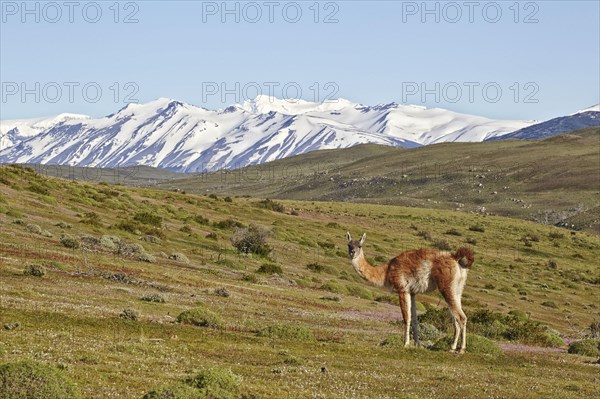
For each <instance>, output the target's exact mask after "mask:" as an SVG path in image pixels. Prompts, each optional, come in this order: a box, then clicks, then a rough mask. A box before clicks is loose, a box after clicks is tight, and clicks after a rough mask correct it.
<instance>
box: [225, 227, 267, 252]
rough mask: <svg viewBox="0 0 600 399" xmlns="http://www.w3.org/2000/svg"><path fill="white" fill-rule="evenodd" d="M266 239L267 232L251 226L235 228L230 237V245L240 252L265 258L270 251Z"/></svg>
mask: <svg viewBox="0 0 600 399" xmlns="http://www.w3.org/2000/svg"><path fill="white" fill-rule="evenodd" d="M268 239H269V232H268V231H267V230H265V229H264V228H262V227H260V226H257V225H255V224H251V225H250V226H249V227H248V228H242V227H238V228H236V229H235V231H234V232H233V236H232V237H231V243H232V244H233V246H234V247H235V248H237V250H238V251H240V252H243V253H246V254H247V253H252V254H256V255H260V256H267V255H269V253H271V250H272V248H271V246H270V245H269V243H268Z"/></svg>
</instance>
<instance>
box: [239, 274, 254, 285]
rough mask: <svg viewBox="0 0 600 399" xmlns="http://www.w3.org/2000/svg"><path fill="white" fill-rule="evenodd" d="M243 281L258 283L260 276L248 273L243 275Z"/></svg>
mask: <svg viewBox="0 0 600 399" xmlns="http://www.w3.org/2000/svg"><path fill="white" fill-rule="evenodd" d="M242 281H246V282H248V283H253V284H256V283H258V278H256V276H255V275H254V274H246V275H245V276H244V277H242Z"/></svg>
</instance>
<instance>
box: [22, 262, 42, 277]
mask: <svg viewBox="0 0 600 399" xmlns="http://www.w3.org/2000/svg"><path fill="white" fill-rule="evenodd" d="M23 274H24V275H25V276H35V277H43V276H45V275H46V268H45V267H44V266H41V265H33V264H32V265H27V266H25V269H24V270H23Z"/></svg>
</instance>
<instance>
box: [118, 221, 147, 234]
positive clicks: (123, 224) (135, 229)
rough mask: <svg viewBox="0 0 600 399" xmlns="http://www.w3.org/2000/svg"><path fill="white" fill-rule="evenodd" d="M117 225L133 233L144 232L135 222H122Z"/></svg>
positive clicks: (120, 228)
mask: <svg viewBox="0 0 600 399" xmlns="http://www.w3.org/2000/svg"><path fill="white" fill-rule="evenodd" d="M115 227H116V228H117V229H119V230H123V231H126V232H128V233H131V234H135V235H138V234H142V232H141V231H140V228H139V226H138V225H137V223H133V222H130V221H123V222H120V223H118V224H116V225H115Z"/></svg>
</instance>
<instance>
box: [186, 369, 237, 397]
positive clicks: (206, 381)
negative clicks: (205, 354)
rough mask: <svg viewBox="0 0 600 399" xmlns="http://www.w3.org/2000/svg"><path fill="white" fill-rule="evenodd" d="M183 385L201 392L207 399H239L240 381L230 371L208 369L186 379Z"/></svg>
mask: <svg viewBox="0 0 600 399" xmlns="http://www.w3.org/2000/svg"><path fill="white" fill-rule="evenodd" d="M185 383H186V384H188V385H190V386H192V387H194V388H196V389H199V390H201V391H202V392H203V393H204V394H206V395H207V396H206V398H207V399H209V398H215V399H228V398H234V397H239V396H238V395H239V393H240V386H241V383H242V379H241V377H239V376H238V375H236V374H234V373H233V372H232V371H231V370H226V369H222V368H210V369H206V370H202V371H200V372H199V373H197V374H196V375H194V376H192V377H190V378H188V379H186V380H185ZM201 397H202V396H201Z"/></svg>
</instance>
